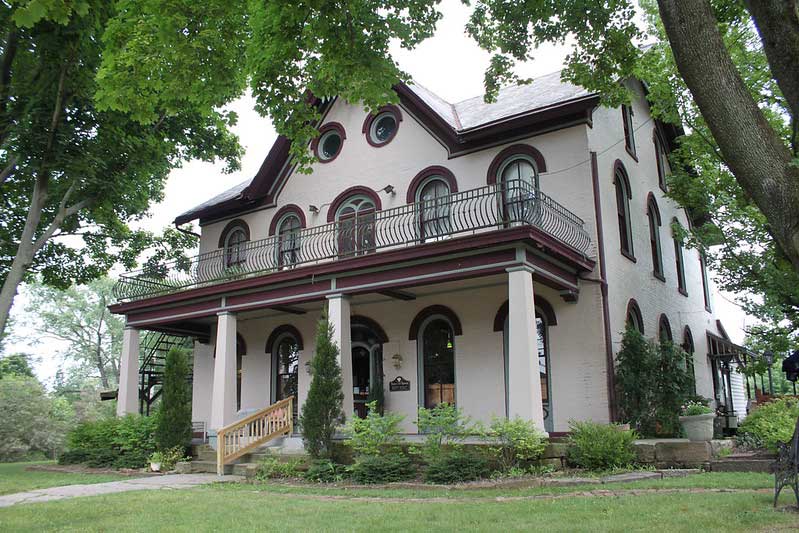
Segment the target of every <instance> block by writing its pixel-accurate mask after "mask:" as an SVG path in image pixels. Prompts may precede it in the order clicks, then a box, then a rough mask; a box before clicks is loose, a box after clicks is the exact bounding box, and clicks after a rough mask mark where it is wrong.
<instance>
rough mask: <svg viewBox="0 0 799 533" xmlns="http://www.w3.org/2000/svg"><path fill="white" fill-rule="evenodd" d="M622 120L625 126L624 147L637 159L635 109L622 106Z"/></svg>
mask: <svg viewBox="0 0 799 533" xmlns="http://www.w3.org/2000/svg"><path fill="white" fill-rule="evenodd" d="M621 119H622V122H623V124H624V147H625V148H626V149H627V152H628V153H629V154H630V155H631V156H633V158H635V159H636V161H637V158H638V156H637V155H636V153H635V128H634V127H633V108H632V106H628V105H622V106H621Z"/></svg>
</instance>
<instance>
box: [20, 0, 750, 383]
mask: <svg viewBox="0 0 799 533" xmlns="http://www.w3.org/2000/svg"><path fill="white" fill-rule="evenodd" d="M441 10H442V12H443V14H444V17H443V18H442V20H441V21H440V22H439V24H438V28H437V31H436V33H435V35H434V36H433V37H432V38H430V39H428V40H426V41H424V42H423V43H422V44H421V45H419V46H418V47H417V48H416V49H414V50H404V49H402V48H400V47H399V46H397V45H395V46H393V47H392V49H391V53H392V55H393V57H394V59H395V61H397V63H398V64H399V66H400V68H401V69H403V70H404V71H405V72H407V73H408V74H410V75H411V76H412V78H413V79H414V80H415V81H417V82H418V83H420V84H421V85H423V86H424V87H426V88H427V89H429V90H431V91H433V92H434V93H436V94H438V95H439V96H440V97H442V98H444V99H445V100H447V101H449V102H453V103H454V102H458V101H461V100H465V99H467V98H470V97H473V96H478V95H481V94H483V73H484V71H485V69H486V67H487V66H488V62H489V54H488V53H487V52H485V51H483V50H481V49H480V48H479V47H478V46H477V45H476V44H475V43H474V41H473V40H472V39H471V38H469V37H468V36H466V34H465V33H464V27H465V25H466V22H467V18H468V15H469V8H468V7H467V6H464V5H463V4H462V3H461V0H443V2H442V3H441ZM568 52H569V47H568V44H567V45H565V46H554V45H545V46H542V47H540V48H538V49H537V50H536V51H535V53H534V60H533V61H531V62H528V63H526V64H523V65H519V68H518V71H517V72H518V73H519V74H521V75H523V76H532V77H534V76H540V75H544V74H549V73H551V72H555V71H558V70H560V69H561V68H562V65H563V62H564V60H565V58H566V55H567V54H568ZM253 104H254V101H253V99H252V98H251V97H249V96H245V97H242V98H241V99H239V100H237V101H236V102H234V103H233V104H232V105H231V106H230V109H232V110H235V111H236V112H237V113H238V116H239V122H238V124H237V125H236V126H235V128H234V131H235V133H236V134H237V135H238V136H239V139H240V141H241V144H242V146H243V147H244V149H245V154H244V157H243V158H242V161H241V170H239V171H237V172H234V173H231V174H225V173H224V172H223V166H224V165H223V164H212V163H204V162H201V161H191V162H188V163H186V164H185V165H184V166H183V167H182V168H179V169H175V170H174V171H172V173H171V174H170V176H169V179H168V181H167V184H166V188H165V197H164V200H163V201H162V202H161V203H159V204H157V205H155V206H153V207H152V209H151V210H150V216H149V217H148V218H146V219H144V220H143V221H141V222H138V223H137V224H136V226H137V227H140V228H144V229H149V230H152V231H160V230H161V229H163V228H164V227H166V226H169V225H171V223H172V220H173V219H174V218H175V217H176V216H177V215H178V214H180V213H182V212H184V211H186V210H188V209H191V208H192V207H194V206H196V205H198V204H201V203H202V202H204V201H206V200H208V199H209V198H211V197H213V196H215V195H217V194H219V193H221V192H223V191H225V190H227V189H229V188H230V187H232V186H234V185H236V184H238V183H241V182H242V181H245V180H249V179H250V178H252V176H254V175H255V173H256V172H257V170H258V168H259V167H260V165H261V163H262V162H263V159H264V157H265V156H266V154H267V152H268V151H269V148H270V147H271V145H272V143H273V142H274V140H275V138H276V137H277V134H276V133H275V129H274V127H273V126H272V124H271V122H270V120H269V119H268V118H264V117H261V116H259V115H258V114H257V113H256V112H255V111H254V109H253V107H254V106H253ZM732 300H733V297H732V296H731V295H719V296H717V297H716V299H715V302H714V304H715V308H716V312H717V314H718V315H719V316H720V318H721V319H722V321H723V322H724V324H725V326H726V328H727V331H728V333H729V334H730V336H731V337H732V338H733V340H734V341H736V342H741V341H743V329H742V328H743V326H744V325H746V324H751V323H752V322H753V319H752V318H751V317H747V316H746V315H745V314H744V313H743V312H742V311H741V310H740V309H739V308H738V307H737V306H736V305H735V304H733V303H732ZM26 301H27V298H26V296H25V293H24V290H23V291H22V292H21V294H20V296H18V297H17V300H16V302H15V307H14V310H13V312H12V315H13V316H15V317H17V327H16V328H15V330H14V332H13V333H14V335H15V337H16V338H15V339H12V341H11V342H10V343H9V346H8V351H9V352H14V351H22V352H26V353H31V354H36V355H37V356H38V357H37V358H38V362H37V363H36V365H35V370H36V373H37V375H38V377H39V378H40V379H41V380H43V381H44V382H46V383H47V382H50V381H51V380H52V378H53V377H54V376H55V372H56V371H57V369H58V367H59V365H60V364H61V360H60V359H59V358H58V356H57V353H58V352H59V348H60V344H59V343H58V342H57V341H54V340H52V339H43V340H41V342H39V343H38V344H33V343H32V342H31V340H30V339H35V338H37V336H36V335H35V334H34V330H33V329H32V328H30V327H29V326H26V324H27V323H29V321H27V320H26V318H25V316H24V313H22V311H23V309H24V307H25V305H26Z"/></svg>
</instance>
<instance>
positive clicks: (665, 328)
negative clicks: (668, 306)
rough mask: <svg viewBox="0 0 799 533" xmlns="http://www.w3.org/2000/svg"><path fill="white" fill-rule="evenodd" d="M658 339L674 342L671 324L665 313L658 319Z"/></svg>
mask: <svg viewBox="0 0 799 533" xmlns="http://www.w3.org/2000/svg"><path fill="white" fill-rule="evenodd" d="M658 340H659V341H660V342H674V337H673V336H672V334H671V324H670V323H669V319H668V317H667V316H666V315H665V314H662V315H660V319H659V320H658Z"/></svg>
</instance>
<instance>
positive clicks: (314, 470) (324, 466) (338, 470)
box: [304, 459, 347, 483]
mask: <svg viewBox="0 0 799 533" xmlns="http://www.w3.org/2000/svg"><path fill="white" fill-rule="evenodd" d="M346 473H347V469H346V467H345V466H344V465H340V464H336V463H334V462H333V461H331V460H329V459H319V460H317V461H314V462H313V463H311V466H309V467H308V471H307V472H305V476H304V477H305V479H307V480H308V481H316V482H319V483H335V482H337V481H341V480H343V479H344V477H345V476H346Z"/></svg>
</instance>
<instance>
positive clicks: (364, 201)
mask: <svg viewBox="0 0 799 533" xmlns="http://www.w3.org/2000/svg"><path fill="white" fill-rule="evenodd" d="M336 219H337V220H338V246H339V254H340V255H358V254H361V253H366V252H369V251H371V250H373V249H374V247H375V204H374V202H372V200H370V199H369V198H366V197H363V196H355V197H353V198H350V199H349V200H347V201H346V202H344V204H343V205H342V206H341V207H340V208H339V210H338V213H337V214H336Z"/></svg>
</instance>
